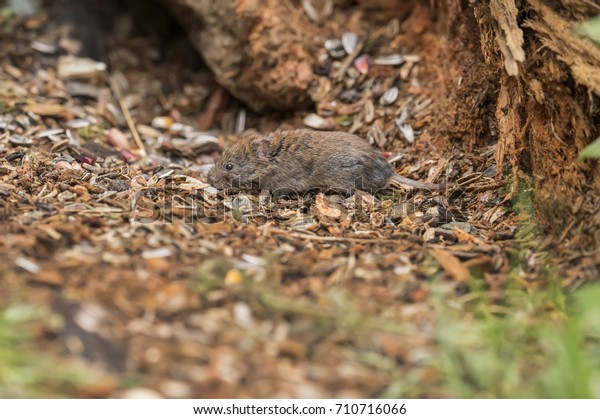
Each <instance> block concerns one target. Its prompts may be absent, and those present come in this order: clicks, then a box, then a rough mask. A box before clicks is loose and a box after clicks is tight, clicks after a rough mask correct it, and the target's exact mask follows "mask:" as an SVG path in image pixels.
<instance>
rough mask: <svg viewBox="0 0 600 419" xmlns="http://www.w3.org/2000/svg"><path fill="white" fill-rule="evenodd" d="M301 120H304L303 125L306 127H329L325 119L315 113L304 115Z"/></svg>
mask: <svg viewBox="0 0 600 419" xmlns="http://www.w3.org/2000/svg"><path fill="white" fill-rule="evenodd" d="M302 122H304V125H306V126H307V127H309V128H314V129H327V128H328V127H329V124H328V123H327V120H325V119H324V118H321V117H320V116H319V115H317V114H316V113H311V114H308V115H306V116H305V117H304V119H303V120H302Z"/></svg>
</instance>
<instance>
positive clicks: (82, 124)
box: [67, 119, 90, 129]
mask: <svg viewBox="0 0 600 419" xmlns="http://www.w3.org/2000/svg"><path fill="white" fill-rule="evenodd" d="M67 126H68V127H69V128H72V129H79V128H86V127H89V126H90V121H86V120H85V119H73V120H71V121H69V122H67Z"/></svg>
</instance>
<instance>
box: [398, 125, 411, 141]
mask: <svg viewBox="0 0 600 419" xmlns="http://www.w3.org/2000/svg"><path fill="white" fill-rule="evenodd" d="M398 129H399V130H400V132H401V133H402V135H403V136H404V138H406V141H407V142H408V143H409V144H413V143H414V142H415V131H414V130H413V127H412V126H410V125H408V124H404V125H400V126H399V127H398Z"/></svg>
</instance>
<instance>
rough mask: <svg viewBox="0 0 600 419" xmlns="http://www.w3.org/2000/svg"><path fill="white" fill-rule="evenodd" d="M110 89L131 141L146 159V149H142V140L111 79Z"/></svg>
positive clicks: (120, 94)
mask: <svg viewBox="0 0 600 419" xmlns="http://www.w3.org/2000/svg"><path fill="white" fill-rule="evenodd" d="M110 88H111V89H112V91H113V93H114V94H115V97H116V98H117V101H118V102H119V107H120V108H121V112H123V116H125V121H126V122H127V126H128V127H129V130H130V131H131V134H132V135H133V139H134V140H135V143H136V145H137V147H138V150H139V152H140V154H141V155H142V156H143V157H146V156H147V155H148V154H147V153H146V149H145V148H144V144H143V143H142V139H141V138H140V134H139V132H138V130H137V127H136V126H135V123H134V122H133V118H132V117H131V113H130V112H129V109H128V108H127V105H126V104H125V101H123V95H122V93H121V89H120V88H119V86H118V85H117V83H115V81H114V80H113V78H112V77H111V78H110Z"/></svg>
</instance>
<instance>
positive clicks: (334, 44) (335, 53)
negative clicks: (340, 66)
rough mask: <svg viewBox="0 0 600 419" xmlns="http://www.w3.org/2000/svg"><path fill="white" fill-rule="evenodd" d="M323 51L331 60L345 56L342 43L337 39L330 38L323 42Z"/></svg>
mask: <svg viewBox="0 0 600 419" xmlns="http://www.w3.org/2000/svg"><path fill="white" fill-rule="evenodd" d="M325 49H326V50H327V52H328V53H329V55H330V56H331V57H332V58H342V57H343V56H345V55H346V51H344V46H343V45H342V41H341V40H339V39H337V38H332V39H328V40H327V41H325Z"/></svg>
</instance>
